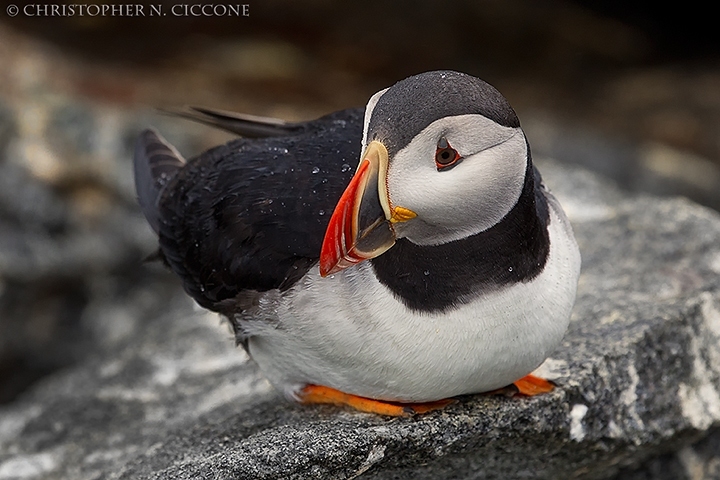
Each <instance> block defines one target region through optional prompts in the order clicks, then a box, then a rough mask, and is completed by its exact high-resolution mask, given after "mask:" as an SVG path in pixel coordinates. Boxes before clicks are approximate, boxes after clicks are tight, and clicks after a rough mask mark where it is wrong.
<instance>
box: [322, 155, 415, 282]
mask: <svg viewBox="0 0 720 480" xmlns="http://www.w3.org/2000/svg"><path fill="white" fill-rule="evenodd" d="M362 158H363V160H362V161H361V162H360V166H359V167H358V169H357V172H356V173H355V176H354V177H353V178H352V180H350V184H348V186H347V188H346V189H345V192H343V194H342V196H341V197H340V201H339V202H338V204H337V206H336V207H335V211H334V212H333V214H332V216H331V217H330V223H329V224H328V228H327V231H326V232H325V238H324V239H323V245H322V249H321V250H320V275H322V276H323V277H326V276H328V275H332V274H333V273H337V272H339V271H340V270H343V269H345V268H348V267H351V266H353V265H355V264H356V263H360V262H362V261H363V260H367V259H369V258H374V257H377V256H378V255H381V254H383V253H385V252H386V251H387V250H388V249H389V248H390V247H392V246H393V245H394V244H395V229H394V228H393V224H394V223H397V222H404V221H407V220H410V219H411V218H414V217H415V216H416V214H415V212H413V211H412V210H409V209H407V208H403V207H391V206H390V197H389V196H388V192H387V181H386V180H387V170H388V152H387V149H386V148H385V146H384V145H383V144H382V143H380V142H378V141H373V142H371V143H370V145H368V148H367V150H365V154H364V155H363V157H362Z"/></svg>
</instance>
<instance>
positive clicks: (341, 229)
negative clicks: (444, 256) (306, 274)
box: [320, 71, 529, 276]
mask: <svg viewBox="0 0 720 480" xmlns="http://www.w3.org/2000/svg"><path fill="white" fill-rule="evenodd" d="M528 162H529V155H528V146H527V142H526V140H525V135H524V133H523V131H522V129H521V128H520V122H519V121H518V118H517V115H516V114H515V112H514V111H513V109H512V107H510V104H509V103H508V101H507V100H506V99H505V98H504V97H503V96H502V95H501V94H500V92H498V91H497V90H496V89H495V88H493V87H492V86H490V85H489V84H487V83H485V82H484V81H482V80H480V79H478V78H475V77H472V76H470V75H466V74H463V73H458V72H453V71H436V72H427V73H422V74H419V75H415V76H413V77H409V78H407V79H405V80H402V81H400V82H398V83H396V84H395V85H393V86H392V87H390V88H387V89H385V90H382V91H380V92H378V93H376V94H375V95H373V97H372V98H371V99H370V101H369V102H368V104H367V107H366V109H365V122H364V130H363V154H362V156H361V160H360V165H359V166H358V169H357V172H356V173H355V176H354V177H353V178H352V180H351V181H350V183H349V185H348V186H347V188H346V190H345V192H344V193H343V195H342V196H341V198H340V200H339V202H338V204H337V206H336V208H335V211H334V212H333V214H332V216H331V218H330V223H329V224H328V228H327V231H326V234H325V238H324V240H323V245H322V249H321V253H320V273H321V275H322V276H327V275H330V274H333V273H336V272H338V271H340V270H342V269H344V268H347V267H350V266H352V265H354V264H356V263H359V262H361V261H363V260H366V259H370V258H374V257H377V256H379V255H382V254H383V253H384V252H386V251H387V250H388V249H390V248H391V247H392V246H393V245H394V244H395V241H396V239H398V238H406V239H407V240H409V241H410V242H413V243H415V244H418V245H439V244H443V243H448V242H452V241H455V240H460V239H463V238H466V237H469V236H471V235H474V234H476V233H480V232H482V231H484V230H487V229H489V228H490V227H492V226H493V225H495V224H496V223H498V222H499V221H500V220H501V219H502V218H503V217H504V216H505V215H507V214H508V212H510V210H511V209H512V208H513V207H514V206H515V204H516V203H517V201H518V199H519V197H520V194H521V192H522V189H523V184H524V182H525V175H526V172H527V170H528Z"/></svg>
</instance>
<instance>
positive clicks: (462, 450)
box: [0, 161, 720, 480]
mask: <svg viewBox="0 0 720 480" xmlns="http://www.w3.org/2000/svg"><path fill="white" fill-rule="evenodd" d="M541 168H542V171H543V173H544V176H545V178H546V182H547V183H548V184H549V185H550V187H551V188H552V189H553V190H554V192H555V193H556V194H557V196H558V197H559V198H560V200H561V202H562V203H563V205H564V206H565V208H566V210H567V212H568V214H569V216H570V218H571V220H572V221H573V225H574V228H575V231H576V235H577V238H578V241H579V243H580V247H581V251H582V253H583V262H584V263H583V274H582V276H581V281H580V286H579V294H578V300H577V304H576V307H575V310H574V313H573V318H572V322H571V325H570V329H569V331H568V333H567V335H566V337H565V339H564V341H563V343H562V345H561V346H560V347H559V348H558V349H557V351H556V352H554V353H553V355H552V356H551V358H550V359H548V361H547V362H546V363H545V364H544V365H543V366H542V367H541V369H540V373H541V374H543V375H545V376H546V377H548V378H552V379H554V380H555V381H556V382H557V383H558V385H559V388H557V389H556V390H555V391H554V392H553V393H551V394H548V395H543V396H539V397H535V398H504V397H497V396H482V395H476V396H467V397H463V398H461V399H459V401H458V402H457V403H455V404H453V405H451V406H449V407H447V408H446V409H444V410H442V411H439V412H434V413H431V414H428V415H425V416H419V417H416V418H407V419H406V418H401V419H396V418H384V417H379V416H374V415H368V414H362V413H357V412H353V411H348V410H344V409H338V408H334V407H329V406H323V407H314V406H313V407H305V406H299V405H291V404H287V403H286V402H285V401H284V400H282V399H281V398H280V396H279V395H278V394H277V393H276V392H274V391H273V390H272V388H271V387H270V386H269V384H268V383H267V382H266V381H265V380H264V379H263V378H262V376H261V375H260V374H259V373H258V371H257V369H256V368H255V366H254V365H253V364H252V362H249V361H247V358H246V357H245V356H244V354H243V353H242V351H240V350H238V349H235V348H234V346H233V342H232V335H231V334H230V331H229V329H228V328H227V326H225V325H224V324H223V323H222V322H221V321H220V320H218V319H217V317H215V316H214V315H211V314H206V313H202V312H200V311H198V310H196V309H194V308H193V307H192V305H191V303H190V301H189V300H188V299H187V297H185V296H184V295H183V294H182V293H181V292H180V291H179V290H178V289H177V284H174V287H173V288H167V287H166V284H165V283H164V282H161V281H160V280H159V279H160V278H161V277H160V274H159V273H158V272H157V271H156V270H153V269H149V270H148V271H147V272H148V278H146V279H141V280H138V281H136V282H134V283H133V284H132V285H131V286H129V287H127V288H126V289H124V290H122V289H113V287H112V285H113V284H112V281H110V280H108V282H109V285H110V286H109V287H107V289H108V291H109V292H115V293H114V294H108V295H106V296H109V297H110V300H111V301H109V302H108V301H103V302H97V304H95V305H94V306H89V307H88V308H86V309H85V311H84V314H83V322H85V323H86V324H87V325H90V326H91V328H93V329H95V330H96V331H97V332H99V333H98V335H97V336H98V338H100V339H101V341H102V342H103V343H102V345H101V348H98V350H97V352H96V353H95V354H94V355H93V356H92V357H90V358H88V359H86V360H84V361H83V362H82V363H80V364H78V365H76V366H74V367H72V368H68V369H66V370H64V371H61V372H58V373H56V374H54V375H52V376H49V377H47V378H46V379H45V380H43V381H42V382H41V383H40V384H38V385H37V386H36V387H35V388H34V389H32V390H31V391H29V392H27V393H26V394H25V395H24V396H23V397H21V398H20V399H19V400H18V401H16V402H15V403H13V404H10V405H8V406H5V407H2V408H0V480H5V479H13V478H47V479H61V478H62V479H66V478H67V479H99V478H109V479H138V478H140V479H142V478H148V479H164V478H173V479H195V478H218V479H231V478H232V479H244V478H249V479H275V478H298V479H300V478H332V479H351V478H357V477H359V476H362V478H368V479H390V478H395V479H405V478H413V479H416V480H420V479H437V478H448V479H452V478H463V479H465V478H467V479H470V478H490V479H492V478H498V479H501V478H502V479H507V478H547V479H559V478H582V479H598V478H613V477H617V478H622V479H632V480H636V479H637V480H639V479H649V478H675V479H683V478H687V479H690V478H712V472H715V473H717V467H718V457H717V445H718V438H720V437H718V428H719V427H720V394H719V393H718V385H720V216H719V215H718V214H717V213H714V212H712V211H710V210H707V209H705V208H702V207H699V206H697V205H694V204H692V203H691V202H689V201H687V200H683V199H663V198H658V197H650V196H642V195H640V196H636V195H632V196H631V195H627V194H623V193H621V192H620V191H619V190H618V189H617V188H615V187H614V186H613V185H611V184H610V183H608V182H607V181H604V180H601V179H600V178H598V177H596V176H594V175H592V174H589V173H587V172H586V171H584V170H580V169H574V168H569V167H561V166H559V165H557V164H555V163H553V162H548V161H546V162H542V163H541ZM119 292H122V293H119ZM99 296H102V295H99ZM653 472H656V473H657V472H662V474H664V475H665V476H656V475H655V474H654V473H653ZM697 472H701V476H698V475H697ZM670 475H672V476H670ZM702 475H705V477H703V476H702Z"/></svg>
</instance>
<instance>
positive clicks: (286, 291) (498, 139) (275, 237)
mask: <svg viewBox="0 0 720 480" xmlns="http://www.w3.org/2000/svg"><path fill="white" fill-rule="evenodd" d="M185 115H186V116H189V117H192V118H195V119H197V120H200V121H203V122H205V123H208V124H211V125H214V126H218V127H220V128H224V129H226V130H229V131H231V132H234V133H236V134H238V135H240V137H239V138H237V139H235V140H232V141H230V142H229V143H227V144H225V145H221V146H218V147H216V148H212V149H210V150H208V151H206V152H204V153H202V154H200V155H199V156H197V157H195V158H192V159H190V160H188V161H185V159H184V158H183V157H182V156H181V154H180V153H179V152H178V151H177V150H176V149H175V148H174V147H173V146H172V145H171V144H169V143H168V142H167V141H166V140H165V139H163V137H162V136H161V135H160V134H159V133H157V132H156V131H155V130H146V131H144V132H142V133H141V135H140V137H139V140H138V142H137V146H136V150H135V158H134V168H135V183H136V188H137V194H138V200H139V204H140V206H141V209H142V211H143V213H144V215H145V217H146V218H147V220H148V222H149V224H150V226H151V227H152V229H153V230H154V231H155V232H156V233H157V235H158V238H159V256H160V258H161V259H162V260H163V261H164V262H165V263H166V264H167V266H169V268H170V269H172V271H174V272H175V273H176V274H177V275H178V276H179V277H180V278H181V279H182V282H183V286H184V289H185V291H186V292H187V293H188V294H189V295H190V296H191V297H192V298H193V299H195V301H196V302H197V303H198V304H200V305H201V306H202V307H205V308H206V309H209V310H212V311H214V312H218V313H220V314H222V315H224V316H225V317H227V318H228V319H229V320H230V323H231V324H232V326H233V329H234V332H235V336H236V339H237V342H238V343H239V344H241V345H242V346H243V347H244V348H245V349H246V350H247V352H248V354H249V355H250V357H251V358H252V359H253V360H254V361H255V362H256V363H257V365H258V366H259V368H260V370H261V371H262V372H263V374H264V375H265V376H266V378H267V379H268V380H269V381H270V382H271V383H272V384H273V385H274V386H275V387H276V388H277V389H278V390H279V391H281V392H283V393H284V395H285V396H286V397H287V398H289V399H292V400H296V401H299V402H304V403H334V404H344V405H349V406H351V407H354V408H356V409H359V410H363V411H369V412H376V413H381V414H387V415H408V414H415V413H423V412H426V411H429V410H433V409H436V408H440V407H442V406H444V405H446V404H447V403H448V402H449V400H448V399H451V398H452V397H455V396H458V395H463V394H473V393H480V392H488V391H494V390H497V389H501V388H503V387H506V386H508V385H515V386H516V390H519V392H520V393H523V394H526V395H532V394H536V393H539V392H545V391H549V390H550V389H552V385H551V384H550V383H549V382H547V381H545V380H543V379H540V378H537V377H534V376H532V375H529V374H530V373H531V372H532V371H533V370H535V369H536V368H537V367H538V366H539V365H540V364H541V363H542V362H543V361H544V359H545V358H547V357H548V356H549V354H550V353H551V352H552V351H553V349H555V348H556V347H557V346H558V344H559V343H560V341H561V339H562V337H563V335H564V333H565V331H566V329H567V327H568V322H569V318H570V312H571V309H572V306H573V303H574V300H575V293H576V287H577V281H578V276H579V273H580V263H581V261H580V253H579V251H578V247H577V244H576V242H575V238H574V236H573V232H572V228H571V226H570V223H569V221H568V219H567V217H566V216H565V214H564V212H563V210H562V208H561V206H560V205H559V203H558V202H557V200H556V199H555V198H554V197H553V196H552V195H551V194H550V193H549V192H548V190H547V189H546V188H545V187H544V185H543V183H542V179H541V176H540V174H539V172H538V170H537V169H536V168H535V167H534V166H533V162H532V158H531V154H530V147H529V144H528V140H527V138H526V137H525V134H524V132H523V130H522V128H521V127H520V122H519V120H518V117H517V115H516V113H515V111H514V110H513V109H512V108H511V107H510V104H509V103H508V101H507V100H506V99H505V98H504V97H503V96H502V95H501V94H500V93H499V92H498V91H497V90H496V89H495V88H493V87H492V86H491V85H489V84H488V83H486V82H484V81H482V80H480V79H478V78H475V77H473V76H470V75H467V74H463V73H459V72H455V71H433V72H427V73H422V74H419V75H415V76H412V77H409V78H406V79H405V80H402V81H399V82H397V83H396V84H394V85H392V86H391V87H389V88H386V89H384V90H381V91H379V92H378V93H376V94H375V95H373V96H372V97H371V98H370V100H369V101H368V103H367V105H366V107H365V108H364V109H363V108H354V109H348V110H342V111H339V112H336V113H332V114H329V115H327V116H324V117H321V118H319V119H316V120H313V121H308V122H299V123H290V122H283V121H279V120H275V119H267V118H261V117H252V116H249V115H241V114H234V113H230V112H223V111H214V110H209V109H202V108H196V109H194V110H192V109H190V110H186V111H185ZM358 162H359V163H358Z"/></svg>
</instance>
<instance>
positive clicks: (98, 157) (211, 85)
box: [0, 0, 720, 433]
mask: <svg viewBox="0 0 720 480" xmlns="http://www.w3.org/2000/svg"><path fill="white" fill-rule="evenodd" d="M68 3H72V2H68ZM105 3H107V4H112V2H105ZM192 3H193V2H188V3H186V5H190V4H192ZM57 4H58V5H62V2H57ZM95 4H96V5H101V4H102V2H96V3H95ZM118 4H120V2H118ZM174 4H176V2H173V1H165V2H162V1H157V2H153V3H152V5H156V6H158V5H161V6H162V7H163V11H165V12H166V13H167V15H166V16H164V17H157V16H152V17H151V16H149V14H150V5H151V4H150V3H148V4H145V5H144V7H145V8H144V14H145V16H142V15H139V16H128V15H126V16H89V15H85V16H78V15H76V16H66V17H63V16H42V15H36V16H28V15H26V14H25V13H24V12H23V6H24V5H19V7H20V13H19V14H18V15H17V16H10V15H9V13H8V12H9V10H7V11H6V10H3V11H2V12H0V404H5V405H11V404H12V402H13V401H15V400H16V399H17V398H18V397H21V396H22V395H23V392H26V391H27V389H28V388H30V387H31V386H32V385H34V384H36V383H37V382H39V381H42V379H43V378H45V377H46V376H47V375H48V374H50V373H52V372H55V371H58V370H61V369H63V368H66V367H70V366H71V365H73V364H75V363H77V362H79V361H81V360H84V359H88V358H93V355H96V354H98V353H99V352H102V351H106V350H108V349H113V348H115V347H117V346H118V345H121V344H122V343H123V342H125V341H128V339H131V338H132V335H133V334H134V332H136V331H137V330H138V328H139V327H140V325H139V324H140V323H141V322H145V321H150V320H149V319H152V318H153V317H154V316H155V315H157V314H158V313H159V312H162V311H163V310H164V308H165V307H166V305H167V304H168V302H171V301H174V300H172V299H174V298H176V295H177V292H178V288H179V286H178V285H179V284H178V282H177V281H176V280H175V279H174V278H172V277H171V276H170V275H169V274H168V273H167V272H165V271H164V270H163V269H162V268H160V267H159V266H158V265H154V264H146V263H143V261H142V260H143V259H144V258H145V257H146V256H147V255H149V254H150V253H152V251H153V249H154V247H155V239H154V237H153V235H152V233H151V231H150V229H149V228H148V227H147V225H146V224H145V221H144V219H143V218H142V217H141V215H140V213H139V210H138V208H137V206H136V204H135V198H134V197H135V194H134V189H133V185H132V173H131V157H132V148H133V143H134V140H135V137H136V135H137V133H138V132H139V131H140V130H141V129H142V128H145V127H146V126H149V125H154V126H155V127H157V128H158V129H159V130H160V131H161V132H162V133H163V134H164V135H165V136H166V137H167V138H168V139H169V140H170V141H171V142H172V143H174V144H175V145H176V146H177V147H178V148H179V150H180V151H181V152H182V153H183V154H185V155H186V156H188V157H190V156H192V155H194V154H197V153H200V152H201V151H202V150H203V149H204V148H206V147H209V146H211V145H214V144H217V143H220V142H223V141H225V140H227V139H228V138H229V137H228V136H227V135H225V134H223V133H221V132H217V131H213V130H211V129H208V128H205V127H201V126H197V125H192V124H190V123H188V122H186V121H182V120H178V119H174V118H171V117H167V116H163V115H160V114H158V113H157V111H156V108H157V107H173V106H181V105H185V104H191V105H202V106H208V107H215V108H221V109H227V110H236V111H241V112H246V113H252V114H257V115H266V116H276V117H281V118H285V119H289V120H298V119H310V118H313V117H316V116H319V115H322V114H324V113H328V112H330V111H333V110H337V109H341V108H345V107H348V106H357V105H362V104H364V103H365V101H366V100H367V98H368V97H369V96H370V95H371V94H372V93H374V92H376V91H377V90H379V89H381V88H384V87H386V86H388V85H390V84H392V83H393V82H395V81H397V80H399V79H401V78H404V77H406V76H408V75H411V74H413V73H417V72H420V71H425V70H432V69H440V68H449V69H456V70H461V71H465V72H467V73H470V74H474V75H477V76H479V77H481V78H483V79H485V80H487V81H489V82H490V83H492V84H493V85H495V86H496V87H497V88H498V89H499V90H500V91H501V92H503V94H504V95H505V96H506V97H507V98H508V99H509V100H510V102H511V104H512V105H513V106H514V107H515V109H516V111H517V112H518V114H519V116H520V118H521V120H522V122H523V126H524V127H525V130H526V132H527V134H528V137H529V140H530V142H531V145H532V146H533V148H534V152H535V154H536V155H542V156H549V157H553V158H555V159H557V160H560V161H561V162H570V163H575V164H580V165H582V166H584V167H586V168H589V169H591V170H594V171H596V172H599V173H601V174H603V175H605V176H608V177H610V178H612V179H614V180H615V181H616V182H617V184H618V185H620V186H621V187H622V188H624V189H626V190H629V191H643V192H651V193H658V194H662V195H677V194H679V195H684V196H687V197H689V198H691V199H692V200H694V201H696V202H699V203H701V204H703V205H706V206H709V207H712V208H715V209H720V36H719V35H718V29H717V27H716V26H715V25H714V24H713V22H714V19H713V15H711V14H709V13H708V12H704V11H703V10H702V9H700V7H699V6H697V8H696V5H695V3H694V2H687V3H685V4H683V5H681V6H678V5H676V4H672V3H662V2H660V3H657V2H656V3H652V4H646V3H645V2H637V1H634V2H633V1H631V2H617V1H611V2H601V1H593V0H578V1H560V0H558V1H551V0H540V1H537V0H536V1H530V0H487V1H473V0H450V1H447V2H443V3H442V4H441V3H440V2H431V1H420V2H417V1H414V2H411V1H400V2H392V3H390V2H380V1H379V0H370V1H366V2H342V3H341V2H332V1H330V0H307V1H302V2H298V1H290V0H264V1H263V2H250V3H249V16H246V17H235V16H229V17H221V16H209V17H208V16H199V17H196V16H192V15H181V16H174V15H172V14H171V13H169V12H171V10H170V9H171V8H172V6H173V5H174ZM4 8H5V5H4V6H3V9H4ZM30 11H31V12H34V13H42V12H37V10H35V11H33V10H30ZM136 14H137V10H136ZM0 433H1V432H0Z"/></svg>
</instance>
